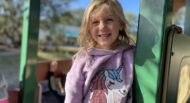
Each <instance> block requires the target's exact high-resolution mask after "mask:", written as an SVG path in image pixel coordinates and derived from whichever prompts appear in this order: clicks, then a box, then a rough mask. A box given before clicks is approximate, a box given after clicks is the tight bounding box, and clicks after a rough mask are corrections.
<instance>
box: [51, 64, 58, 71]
mask: <svg viewBox="0 0 190 103" xmlns="http://www.w3.org/2000/svg"><path fill="white" fill-rule="evenodd" d="M57 66H58V64H57V61H52V62H51V64H50V72H53V73H54V72H55V71H56V70H57Z"/></svg>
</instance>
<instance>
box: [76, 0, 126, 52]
mask: <svg viewBox="0 0 190 103" xmlns="http://www.w3.org/2000/svg"><path fill="white" fill-rule="evenodd" d="M103 4H106V5H107V6H108V7H109V8H111V9H112V10H113V12H114V14H115V15H116V17H118V19H119V22H120V23H121V25H122V27H123V29H122V30H120V31H119V37H118V39H119V40H123V41H125V42H126V43H127V44H129V42H130V38H129V36H128V35H127V34H128V32H127V31H128V30H127V29H128V22H127V20H126V19H125V15H124V13H123V9H122V7H121V5H120V3H119V2H118V1H117V0H92V2H91V3H90V5H89V6H88V8H87V9H86V11H85V13H84V16H83V20H82V23H81V28H80V33H79V37H78V43H79V46H80V47H81V48H82V49H85V50H87V49H90V48H92V47H94V46H95V41H94V40H93V39H92V37H91V35H90V32H89V21H90V15H91V13H92V12H93V11H94V10H95V9H97V8H99V7H101V6H102V5H103Z"/></svg>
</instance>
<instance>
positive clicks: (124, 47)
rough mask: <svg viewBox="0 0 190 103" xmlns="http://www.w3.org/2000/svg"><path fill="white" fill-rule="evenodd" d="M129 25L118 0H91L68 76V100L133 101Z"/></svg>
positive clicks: (78, 102) (76, 102)
mask: <svg viewBox="0 0 190 103" xmlns="http://www.w3.org/2000/svg"><path fill="white" fill-rule="evenodd" d="M126 29H127V22H126V19H125V16H124V13H123V10H122V7H121V5H120V4H119V2H118V1H117V0H92V2H91V3H90V5H89V7H88V9H87V10H86V11H85V14H84V18H83V21H82V24H81V30H80V34H79V38H78V40H79V45H80V50H79V51H78V52H77V53H76V55H75V56H74V60H73V65H72V67H71V69H70V71H69V72H68V74H67V77H66V84H65V86H66V88H65V90H66V97H65V103H126V102H127V103H130V102H132V96H131V85H132V81H133V52H134V50H133V47H132V45H131V39H130V38H129V36H128V35H127V30H126Z"/></svg>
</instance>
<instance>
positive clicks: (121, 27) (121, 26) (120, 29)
mask: <svg viewBox="0 0 190 103" xmlns="http://www.w3.org/2000/svg"><path fill="white" fill-rule="evenodd" d="M122 30H123V24H122V23H121V22H120V27H119V31H122Z"/></svg>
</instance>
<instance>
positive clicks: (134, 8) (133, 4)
mask: <svg viewBox="0 0 190 103" xmlns="http://www.w3.org/2000/svg"><path fill="white" fill-rule="evenodd" d="M90 1H91V0H78V1H77V2H73V3H72V4H71V7H72V8H85V7H86V6H87V5H88V4H89V2H90ZM119 2H120V3H121V5H122V6H123V9H124V10H125V11H127V12H131V13H134V14H138V13H139V2H140V0H119Z"/></svg>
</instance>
